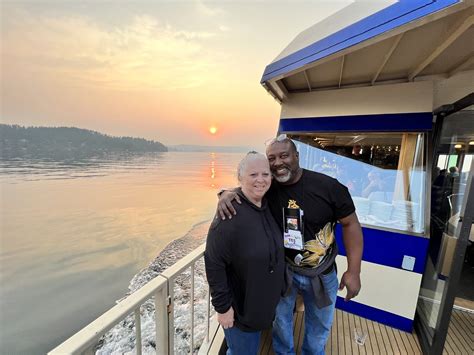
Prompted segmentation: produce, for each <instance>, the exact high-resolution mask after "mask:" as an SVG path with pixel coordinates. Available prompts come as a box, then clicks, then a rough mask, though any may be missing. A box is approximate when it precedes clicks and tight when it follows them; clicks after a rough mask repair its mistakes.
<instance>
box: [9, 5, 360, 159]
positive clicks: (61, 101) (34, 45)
mask: <svg viewBox="0 0 474 355" xmlns="http://www.w3.org/2000/svg"><path fill="white" fill-rule="evenodd" d="M349 2H351V1H337V0H333V1H317V0H313V1H291V2H290V1H285V2H278V1H258V2H256V1H250V0H249V1H243V0H241V1H219V2H217V1H214V2H204V1H150V0H141V1H138V0H137V1H133V0H128V1H114V2H111V1H104V0H101V1H68V0H63V1H59V0H51V1H49V2H47V1H31V2H27V1H26V2H25V1H21V2H2V3H1V7H2V9H1V22H2V28H1V40H2V47H1V55H2V58H1V59H2V63H1V74H2V90H1V100H2V107H1V121H2V123H14V124H20V125H28V126H29V125H35V126H75V127H81V128H87V129H92V130H97V131H100V132H102V133H107V134H111V135H120V136H121V135H128V136H137V137H145V138H148V139H154V140H158V141H161V142H163V143H165V144H183V143H185V144H202V145H246V146H249V145H250V146H252V147H256V148H257V149H260V150H263V142H264V141H265V140H267V139H268V138H269V137H271V136H273V135H274V134H275V132H276V129H277V123H278V118H279V111H280V106H279V104H278V103H277V102H276V101H274V100H273V98H272V97H271V96H270V95H269V94H267V93H266V91H265V90H264V89H263V88H262V87H261V85H260V83H259V82H260V78H261V75H262V73H263V70H264V68H265V66H266V65H267V64H269V63H270V62H271V61H272V60H273V59H274V58H275V57H276V56H277V55H278V54H279V53H280V52H281V51H282V50H283V48H284V47H285V46H286V45H287V44H288V43H289V41H291V40H292V39H293V38H294V37H295V36H296V35H297V34H298V33H299V32H301V31H302V30H303V29H305V28H307V27H309V26H311V25H312V24H314V23H316V22H318V21H319V20H321V19H322V18H324V17H326V16H328V15H330V14H332V13H333V12H335V11H337V10H338V9H340V8H342V7H343V6H345V5H347V3H349ZM211 126H215V127H217V128H218V132H217V133H216V134H215V135H212V134H210V133H209V127H211ZM249 143H251V144H249Z"/></svg>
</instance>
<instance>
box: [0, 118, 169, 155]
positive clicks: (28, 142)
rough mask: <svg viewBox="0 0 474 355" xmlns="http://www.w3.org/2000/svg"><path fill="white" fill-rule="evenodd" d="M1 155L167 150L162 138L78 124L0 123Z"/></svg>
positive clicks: (101, 153) (102, 153)
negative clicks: (105, 131)
mask: <svg viewBox="0 0 474 355" xmlns="http://www.w3.org/2000/svg"><path fill="white" fill-rule="evenodd" d="M0 148H1V151H0V158H2V159H14V158H42V159H77V158H90V157H99V156H103V155H105V154H111V153H121V154H123V153H145V152H166V151H168V149H167V147H166V146H164V145H163V144H161V143H160V142H155V141H150V140H146V139H143V138H132V137H112V136H108V135H105V134H102V133H99V132H95V131H90V130H87V129H80V128H75V127H22V126H18V125H6V124H0Z"/></svg>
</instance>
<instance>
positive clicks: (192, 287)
mask: <svg viewBox="0 0 474 355" xmlns="http://www.w3.org/2000/svg"><path fill="white" fill-rule="evenodd" d="M195 264H196V263H195V262H194V263H192V264H191V354H192V353H193V352H194V265H195Z"/></svg>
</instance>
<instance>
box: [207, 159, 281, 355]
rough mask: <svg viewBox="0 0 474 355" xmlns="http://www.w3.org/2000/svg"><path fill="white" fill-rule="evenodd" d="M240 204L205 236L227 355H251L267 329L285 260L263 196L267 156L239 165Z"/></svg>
mask: <svg viewBox="0 0 474 355" xmlns="http://www.w3.org/2000/svg"><path fill="white" fill-rule="evenodd" d="M237 174H238V179H239V183H240V188H239V189H237V193H238V195H239V196H240V199H241V201H242V203H241V204H235V209H236V210H237V215H236V216H235V217H234V218H232V219H227V220H225V221H222V220H221V218H218V216H217V215H216V217H215V219H214V221H213V223H212V224H211V227H210V229H209V234H208V237H207V245H206V252H205V254H204V257H205V263H206V273H207V280H208V282H209V286H210V289H211V296H212V304H213V306H214V308H215V310H216V312H217V321H218V322H219V324H220V325H221V326H222V327H223V328H224V333H225V338H226V341H227V345H228V348H229V349H228V351H227V354H228V355H230V354H231V355H240V354H245V355H247V354H256V353H257V351H258V345H259V341H260V333H261V330H264V329H267V328H269V327H270V326H271V324H272V321H273V318H274V316H275V308H276V306H277V304H278V301H279V300H280V295H281V293H282V289H283V274H284V265H285V259H284V254H283V238H282V236H281V232H280V229H279V228H278V226H277V224H276V222H275V220H274V219H273V217H272V215H271V214H270V210H269V208H268V207H267V202H266V200H265V199H264V195H265V193H266V192H267V191H268V189H269V188H270V185H271V173H270V167H269V164H268V160H267V158H266V157H265V156H264V155H262V154H258V153H256V152H250V153H248V154H247V156H246V157H245V158H244V159H243V160H242V161H241V162H240V164H239V167H238V172H237Z"/></svg>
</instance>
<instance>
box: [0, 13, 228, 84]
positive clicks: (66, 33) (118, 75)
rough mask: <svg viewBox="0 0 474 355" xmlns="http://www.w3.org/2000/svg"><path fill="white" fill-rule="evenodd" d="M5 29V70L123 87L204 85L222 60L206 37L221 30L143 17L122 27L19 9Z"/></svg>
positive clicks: (82, 82)
mask: <svg viewBox="0 0 474 355" xmlns="http://www.w3.org/2000/svg"><path fill="white" fill-rule="evenodd" d="M15 15H16V16H15V17H14V18H15V19H14V20H12V18H10V20H9V23H8V27H7V30H6V31H2V42H3V45H2V59H3V63H2V71H5V72H7V71H8V72H10V77H11V76H12V75H14V74H12V72H13V73H14V72H15V71H18V72H19V71H25V72H29V73H31V74H32V75H41V74H44V75H49V76H51V75H52V76H56V77H61V78H62V80H70V81H71V80H72V81H73V82H74V84H75V85H78V86H90V85H93V86H95V87H97V86H99V87H104V88H107V89H117V90H133V89H139V90H147V89H178V88H187V87H195V86H199V85H202V84H203V83H204V82H205V81H206V80H208V73H209V72H212V70H213V68H215V66H216V65H217V62H218V60H219V53H215V52H213V51H212V50H210V49H209V48H210V47H209V46H207V43H206V41H208V40H210V39H212V38H213V37H214V36H215V34H214V33H210V32H202V31H201V32H192V31H184V30H182V29H177V28H174V27H173V26H170V25H165V24H162V23H160V22H158V21H157V20H156V19H154V18H152V17H150V16H147V15H143V16H135V17H133V18H132V19H131V20H130V21H129V22H128V23H125V24H124V25H122V26H120V27H108V28H107V27H103V26H100V25H99V24H97V23H95V22H94V21H92V20H91V19H89V18H87V17H78V16H76V17H73V16H68V17H66V16H63V17H53V16H45V15H42V16H39V15H32V14H29V13H26V12H22V13H21V14H19V13H16V14H15Z"/></svg>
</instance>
